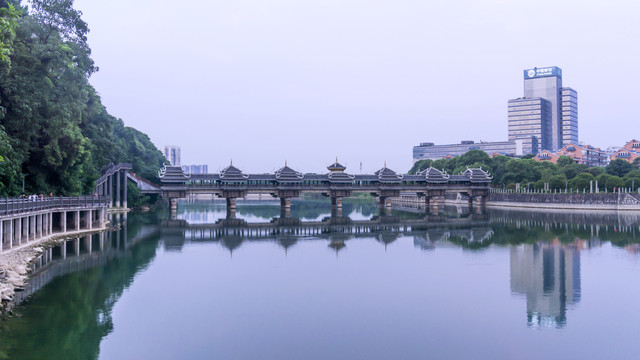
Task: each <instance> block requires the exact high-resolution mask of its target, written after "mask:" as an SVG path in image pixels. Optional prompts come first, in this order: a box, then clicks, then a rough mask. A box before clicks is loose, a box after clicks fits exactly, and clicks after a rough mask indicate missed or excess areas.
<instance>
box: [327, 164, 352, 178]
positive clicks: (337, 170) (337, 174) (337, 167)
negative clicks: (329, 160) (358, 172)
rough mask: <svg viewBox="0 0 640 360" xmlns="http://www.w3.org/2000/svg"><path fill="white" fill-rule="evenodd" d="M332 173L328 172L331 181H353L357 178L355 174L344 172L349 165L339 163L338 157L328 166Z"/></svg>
mask: <svg viewBox="0 0 640 360" xmlns="http://www.w3.org/2000/svg"><path fill="white" fill-rule="evenodd" d="M327 169H329V171H330V173H329V174H327V177H328V178H329V181H330V182H332V183H352V182H353V179H354V178H355V176H354V175H350V174H347V173H346V172H344V171H345V170H346V169H347V167H346V166H343V165H342V164H340V163H338V158H336V162H335V163H333V164H331V165H329V166H327Z"/></svg>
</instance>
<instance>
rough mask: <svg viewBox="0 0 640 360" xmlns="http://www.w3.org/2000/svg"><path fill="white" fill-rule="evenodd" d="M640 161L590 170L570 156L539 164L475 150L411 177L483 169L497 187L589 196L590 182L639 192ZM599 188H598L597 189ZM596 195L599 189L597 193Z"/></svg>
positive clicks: (418, 167) (423, 165)
mask: <svg viewBox="0 0 640 360" xmlns="http://www.w3.org/2000/svg"><path fill="white" fill-rule="evenodd" d="M639 160H640V159H636V160H635V161H634V162H633V163H629V162H627V161H624V160H621V159H616V160H613V161H611V162H610V163H609V165H607V166H606V167H604V168H602V167H587V166H586V165H582V164H577V163H576V162H575V161H574V160H573V159H572V158H570V157H568V156H561V157H560V158H559V159H558V163H557V164H554V163H552V162H549V161H536V160H534V159H532V158H522V159H514V158H510V157H508V156H502V155H497V156H494V157H489V155H487V153H485V152H484V151H482V150H471V151H469V152H467V153H465V154H463V155H461V156H458V157H454V158H451V159H439V160H435V161H433V160H420V161H418V162H416V163H415V164H414V165H413V167H412V168H411V170H410V171H409V174H417V173H418V172H420V171H422V170H424V169H427V168H429V167H430V166H432V167H434V168H436V169H439V170H445V171H447V173H449V174H458V173H460V172H462V171H464V170H466V168H467V167H476V168H477V167H481V168H482V169H483V170H485V171H488V172H489V173H491V175H492V176H493V180H492V181H491V183H492V185H493V186H495V187H505V188H507V189H515V187H516V184H518V183H519V184H520V187H521V188H525V189H527V188H528V189H535V190H542V189H544V184H545V183H549V187H550V189H551V190H552V191H553V190H563V191H564V190H565V189H569V190H573V191H576V190H578V191H580V192H582V191H583V190H584V189H586V191H587V192H589V189H590V182H591V181H594V182H595V181H596V180H597V181H598V187H599V188H600V191H603V192H604V191H605V189H606V191H613V190H614V189H616V188H628V189H630V190H631V191H638V188H640V161H639ZM594 186H595V185H594ZM594 191H595V189H594Z"/></svg>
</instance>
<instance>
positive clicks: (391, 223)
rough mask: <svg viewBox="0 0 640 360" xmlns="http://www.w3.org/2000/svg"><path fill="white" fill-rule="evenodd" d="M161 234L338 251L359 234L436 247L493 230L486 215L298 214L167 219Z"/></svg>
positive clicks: (480, 238) (178, 243)
mask: <svg viewBox="0 0 640 360" xmlns="http://www.w3.org/2000/svg"><path fill="white" fill-rule="evenodd" d="M162 233H163V235H164V236H165V237H166V238H167V239H171V240H170V241H169V242H167V241H166V240H165V245H166V246H168V247H169V248H170V249H180V248H181V247H182V246H183V245H184V242H185V241H221V244H222V245H223V246H225V247H226V248H228V249H229V250H231V251H233V250H234V249H235V248H237V247H239V246H240V245H241V244H242V242H243V241H273V240H274V239H275V241H276V242H278V243H279V244H280V245H281V246H283V247H284V248H285V249H287V248H288V247H290V246H291V245H293V244H295V243H296V242H297V241H298V240H300V239H304V240H311V239H313V240H328V241H329V242H330V244H329V246H330V247H332V248H334V249H335V250H336V251H337V250H340V249H342V248H343V247H344V243H345V242H346V241H348V240H351V239H357V238H375V239H376V240H377V241H380V242H382V243H384V244H385V245H387V244H389V243H391V242H393V241H395V240H397V239H398V238H400V237H404V236H412V237H413V238H414V245H415V246H417V247H419V248H422V249H432V248H433V247H434V244H435V242H446V241H449V240H450V239H452V238H455V239H458V240H460V241H464V242H467V243H473V242H479V243H481V242H484V241H487V240H488V239H490V238H491V236H492V235H493V230H492V229H491V227H490V222H489V220H488V217H487V216H486V215H477V214H470V215H469V216H468V217H465V218H449V217H445V216H440V215H429V216H427V217H425V218H421V219H401V218H399V217H397V216H380V217H374V218H373V219H371V220H351V219H349V218H346V217H327V218H325V219H323V220H322V221H300V219H295V218H276V219H273V220H272V221H271V222H269V223H247V222H246V221H244V220H240V219H222V220H219V221H218V222H217V223H215V224H189V223H188V222H187V221H185V220H165V221H164V222H163V224H162Z"/></svg>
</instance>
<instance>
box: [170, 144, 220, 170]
mask: <svg viewBox="0 0 640 360" xmlns="http://www.w3.org/2000/svg"><path fill="white" fill-rule="evenodd" d="M180 152H181V151H180V147H179V146H175V145H165V146H164V147H163V148H162V153H163V154H164V157H165V158H166V159H167V161H168V162H169V163H170V164H171V166H180V167H181V168H182V171H184V173H185V174H208V173H209V166H208V165H182V162H181V160H180Z"/></svg>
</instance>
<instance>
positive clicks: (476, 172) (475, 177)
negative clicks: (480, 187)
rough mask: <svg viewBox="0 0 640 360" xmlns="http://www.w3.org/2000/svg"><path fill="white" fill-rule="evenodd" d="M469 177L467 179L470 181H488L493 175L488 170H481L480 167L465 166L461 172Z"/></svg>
mask: <svg viewBox="0 0 640 360" xmlns="http://www.w3.org/2000/svg"><path fill="white" fill-rule="evenodd" d="M462 174H463V175H467V176H468V177H469V181H471V182H472V183H489V182H491V179H493V177H492V176H491V175H489V173H488V172H486V171H484V170H482V168H467V170H465V171H464V172H463V173H462Z"/></svg>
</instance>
